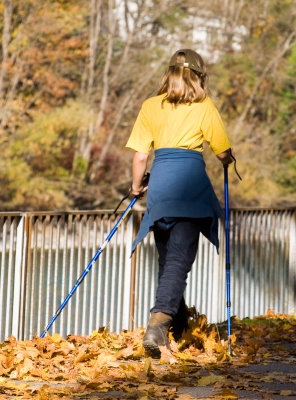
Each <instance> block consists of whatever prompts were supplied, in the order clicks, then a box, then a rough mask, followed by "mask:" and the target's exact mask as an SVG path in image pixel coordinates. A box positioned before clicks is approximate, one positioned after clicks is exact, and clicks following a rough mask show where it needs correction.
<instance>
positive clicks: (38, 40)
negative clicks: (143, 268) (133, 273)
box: [0, 0, 296, 211]
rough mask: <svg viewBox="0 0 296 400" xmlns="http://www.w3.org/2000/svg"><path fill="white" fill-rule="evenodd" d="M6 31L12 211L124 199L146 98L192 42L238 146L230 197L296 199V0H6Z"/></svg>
mask: <svg viewBox="0 0 296 400" xmlns="http://www.w3.org/2000/svg"><path fill="white" fill-rule="evenodd" d="M0 34H1V44H2V46H1V54H0V57H1V69H0V102H1V109H0V150H1V158H0V188H1V189H0V210H1V211H12V210H13V211H16V210H21V211H25V210H68V209H98V208H107V209H109V208H113V207H114V206H115V205H116V204H117V203H118V200H119V199H120V198H121V197H122V196H123V194H125V193H126V191H127V190H128V188H129V186H130V183H131V159H132V156H133V152H132V151H131V150H128V149H125V143H126V141H127V139H128V137H129V134H130V132H131V129H132V127H133V124H134V121H135V119H136V117H137V114H138V112H139V109H140V107H141V103H142V102H143V101H144V100H145V99H146V98H147V97H149V96H151V95H153V94H155V90H156V88H157V83H158V80H159V78H160V76H161V74H162V73H163V72H164V70H165V69H166V68H167V65H168V61H169V58H170V56H171V54H172V52H174V51H176V50H178V49H179V48H182V47H191V48H193V49H194V50H196V51H197V52H199V53H200V54H201V55H202V56H203V57H204V59H205V61H206V63H207V66H208V71H209V75H210V89H211V95H212V98H213V101H214V103H215V104H216V106H217V108H218V109H219V110H220V112H221V114H222V116H223V120H224V122H225V125H226V127H227V130H228V132H229V135H230V137H231V139H232V141H233V146H234V148H235V151H236V156H237V160H238V164H237V168H238V170H239V172H240V174H241V175H242V177H243V181H242V182H239V181H238V179H237V177H236V175H235V173H234V171H233V169H232V168H230V174H229V175H230V198H231V202H230V203H231V206H239V207H244V206H258V207H275V206H295V204H296V2H295V0H280V1H279V0H256V1H255V0H214V1H211V2H209V1H204V0H200V1H198V2H196V1H193V0H182V1H181V0H169V1H168V0H87V1H82V0H27V1H25V2H24V1H23V0H2V2H1V3H0ZM205 159H206V163H207V171H208V174H209V176H210V178H211V180H212V182H213V185H214V187H215V189H216V191H217V194H218V197H219V198H220V200H221V202H222V203H223V168H222V167H221V164H220V163H219V162H218V160H217V159H216V157H215V156H214V155H213V154H211V152H210V150H209V149H208V148H207V147H206V148H205ZM152 160H153V154H151V157H150V164H151V162H152ZM143 205H144V201H143V202H142V206H143ZM138 207H140V204H138Z"/></svg>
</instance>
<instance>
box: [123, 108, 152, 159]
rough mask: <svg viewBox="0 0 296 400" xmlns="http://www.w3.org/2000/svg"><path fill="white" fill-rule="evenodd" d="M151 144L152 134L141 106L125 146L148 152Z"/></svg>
mask: <svg viewBox="0 0 296 400" xmlns="http://www.w3.org/2000/svg"><path fill="white" fill-rule="evenodd" d="M152 146H153V136H152V133H151V129H150V127H149V123H148V118H147V116H146V114H145V109H144V107H143V106H142V108H141V110H140V112H139V115H138V117H137V119H136V122H135V125H134V127H133V130H132V133H131V135H130V137H129V139H128V142H127V144H126V147H128V148H130V149H133V150H135V151H139V152H141V153H146V154H149V152H150V150H151V148H152Z"/></svg>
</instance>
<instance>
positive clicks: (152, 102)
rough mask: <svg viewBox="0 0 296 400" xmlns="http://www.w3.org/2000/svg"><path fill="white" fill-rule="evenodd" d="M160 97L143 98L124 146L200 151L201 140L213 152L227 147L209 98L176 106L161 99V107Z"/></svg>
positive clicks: (138, 148)
mask: <svg viewBox="0 0 296 400" xmlns="http://www.w3.org/2000/svg"><path fill="white" fill-rule="evenodd" d="M163 97H164V94H163V95H159V96H155V97H151V98H149V99H148V100H146V101H144V103H143V105H142V108H141V110H140V112H139V115H138V117H137V120H136V122H135V125H134V127H133V130H132V133H131V135H130V138H129V140H128V142H127V144H126V147H129V148H131V149H133V150H135V151H139V152H141V153H146V154H149V152H150V150H151V149H152V148H153V149H154V150H157V149H161V148H181V149H190V150H196V151H199V152H202V151H203V141H204V140H205V141H207V142H208V144H209V145H210V147H211V149H212V151H213V152H214V153H215V154H220V153H223V151H225V150H227V149H229V148H230V147H231V142H230V140H229V138H228V135H227V132H226V130H225V127H224V124H223V122H222V119H221V117H220V114H219V112H218V110H217V109H216V107H215V106H214V104H213V102H212V100H211V99H210V98H209V97H207V98H206V99H205V100H204V101H203V102H202V103H193V104H191V105H185V104H180V105H178V107H177V108H174V107H172V104H170V103H168V102H165V103H164V108H161V101H162V99H163Z"/></svg>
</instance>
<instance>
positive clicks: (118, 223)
mask: <svg viewBox="0 0 296 400" xmlns="http://www.w3.org/2000/svg"><path fill="white" fill-rule="evenodd" d="M137 200H138V199H137V198H136V197H134V198H133V200H132V201H131V202H130V204H129V206H128V207H127V208H126V209H125V211H124V212H123V214H122V215H121V217H120V218H119V220H118V221H117V222H116V224H115V226H114V228H113V229H112V231H111V232H110V233H109V235H108V236H107V237H106V239H105V241H104V243H103V244H102V246H101V247H100V248H99V250H98V251H97V252H96V254H95V255H94V256H93V258H92V260H91V261H90V263H89V264H88V266H87V267H86V268H85V270H84V271H83V272H82V274H81V276H80V278H79V279H78V281H77V282H76V283H75V285H74V287H73V288H72V290H71V292H70V293H69V294H68V296H67V297H66V298H65V300H64V301H63V303H62V304H61V305H60V307H59V309H58V310H57V311H56V313H55V315H54V316H53V317H52V319H51V320H50V322H49V324H48V325H47V327H46V328H45V329H44V331H43V332H42V333H41V335H40V337H41V338H43V337H44V336H45V335H46V332H47V331H48V330H49V329H50V327H51V325H52V324H53V323H54V321H55V320H56V319H57V318H58V316H59V315H60V313H61V312H62V310H63V309H64V307H65V306H66V304H67V303H68V301H69V300H70V299H71V297H72V296H73V294H74V293H75V291H76V289H77V288H78V286H79V285H80V284H81V283H82V282H83V279H84V278H85V277H86V275H87V274H88V272H89V271H90V270H91V268H92V266H93V263H94V262H95V261H97V259H98V258H99V256H100V255H101V254H102V252H103V250H104V248H105V247H106V246H107V244H108V243H109V241H110V239H111V238H112V236H113V235H114V233H115V232H116V231H117V229H118V228H119V226H120V225H121V223H122V221H123V220H124V218H125V217H126V216H127V214H128V213H129V212H130V210H131V209H132V207H133V205H134V204H135V202H136V201H137ZM120 204H121V203H120ZM116 210H117V209H116Z"/></svg>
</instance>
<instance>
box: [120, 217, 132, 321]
mask: <svg viewBox="0 0 296 400" xmlns="http://www.w3.org/2000/svg"><path fill="white" fill-rule="evenodd" d="M133 224H134V213H133V212H131V213H130V215H129V217H128V220H127V224H126V249H125V262H124V277H123V285H124V290H123V293H124V295H123V307H122V314H123V315H122V329H130V323H131V321H130V313H131V303H132V301H131V296H130V292H131V287H132V258H131V248H132V242H133Z"/></svg>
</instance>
